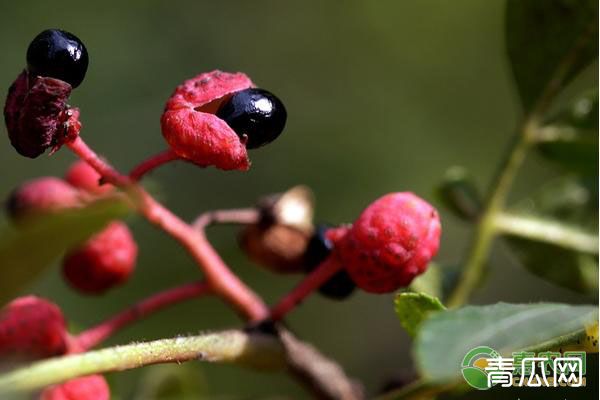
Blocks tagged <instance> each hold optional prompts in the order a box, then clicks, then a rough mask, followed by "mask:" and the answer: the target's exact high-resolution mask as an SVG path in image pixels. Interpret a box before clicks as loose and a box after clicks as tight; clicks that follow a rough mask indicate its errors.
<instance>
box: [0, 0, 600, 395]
mask: <svg viewBox="0 0 600 400" xmlns="http://www.w3.org/2000/svg"><path fill="white" fill-rule="evenodd" d="M503 14H504V1H501V0H487V1H481V0H463V1H460V2H448V1H443V0H426V1H423V0H421V1H395V0H382V1H377V2H375V1H358V0H356V1H346V2H333V1H329V2H323V1H318V0H307V1H302V2H279V1H262V0H257V1H252V2H248V1H242V0H238V1H223V2H214V1H191V0H190V1H177V0H173V1H168V2H164V1H158V0H144V1H142V0H130V1H119V2H116V1H102V2H81V1H53V2H34V1H27V0H21V1H18V2H17V1H12V2H8V1H3V2H2V3H0V46H1V48H2V54H3V56H2V58H1V59H0V92H2V93H5V92H6V91H7V89H8V87H9V85H10V83H11V82H12V80H13V79H14V78H15V77H16V75H17V74H18V73H19V71H20V70H21V69H22V68H23V67H24V62H25V49H26V48H27V45H28V43H29V41H30V40H31V39H32V38H33V37H34V36H35V35H36V34H37V33H38V32H40V31H41V30H43V29H46V28H50V27H57V28H62V29H65V30H68V31H71V32H73V33H75V34H76V35H78V36H79V37H80V38H81V39H82V40H83V41H84V42H85V44H86V46H87V48H88V50H89V53H90V67H89V70H88V74H87V78H86V80H85V82H84V83H83V84H82V86H81V87H80V88H79V89H77V90H76V91H75V93H74V94H73V96H72V101H71V103H72V104H74V105H77V106H79V107H80V108H81V110H82V121H83V123H84V129H83V131H82V135H83V136H84V137H85V139H86V141H87V142H88V143H89V144H90V145H91V146H92V147H93V148H95V149H96V150H97V151H98V152H100V153H101V154H103V155H105V156H106V157H108V158H109V159H110V161H111V162H112V163H113V164H114V165H116V166H117V167H119V168H121V169H123V170H127V169H129V168H131V167H132V166H133V165H135V164H136V163H137V162H138V161H140V160H142V159H143V158H145V157H146V156H148V155H150V154H151V153H155V152H158V151H160V150H161V149H163V148H164V146H165V143H164V141H163V138H162V136H161V134H160V129H159V123H158V122H159V117H160V114H161V111H162V108H163V104H164V102H165V100H166V98H167V97H168V96H169V95H170V93H171V92H172V90H173V89H174V87H175V86H176V85H177V84H179V83H180V82H181V81H182V80H184V79H187V78H189V77H192V76H194V75H196V74H197V73H199V72H203V71H208V70H212V69H216V68H218V69H222V70H225V71H244V72H246V73H247V74H249V75H250V76H251V77H252V79H253V80H254V81H255V82H256V83H257V84H258V85H260V86H262V87H264V88H266V89H269V90H271V91H272V92H274V93H276V94H277V95H278V96H279V97H280V98H281V99H282V100H283V101H284V102H285V104H286V107H287V109H288V114H289V119H288V125H287V128H286V131H285V133H284V134H283V135H282V136H281V137H280V139H279V140H278V141H276V142H274V143H273V144H272V145H270V146H268V147H265V148H262V149H259V150H256V151H253V152H252V153H251V158H252V160H253V167H252V169H251V171H249V172H247V173H239V172H221V171H218V170H215V169H212V168H210V169H200V168H196V167H194V166H192V165H188V164H184V163H177V164H171V165H168V166H166V167H164V168H162V169H160V170H158V171H156V172H155V173H153V174H152V176H151V179H149V180H147V185H148V187H150V188H152V190H153V191H155V192H156V193H158V196H159V197H160V198H161V199H162V200H164V201H165V202H166V203H167V204H168V206H169V207H171V208H172V209H173V210H174V211H175V212H176V213H177V214H179V215H181V216H183V217H184V218H186V219H192V218H193V217H194V216H195V215H196V214H198V213H200V212H202V211H204V210H209V209H215V208H229V207H242V206H247V205H250V204H252V203H253V202H254V201H255V199H256V198H257V197H259V196H261V195H263V194H266V193H272V192H278V191H282V190H285V189H286V188H289V187H291V186H293V185H296V184H300V183H302V184H306V185H309V186H310V187H311V188H312V189H313V190H314V191H315V194H316V197H317V209H316V215H317V219H318V220H319V221H323V222H330V223H341V222H347V221H351V220H352V219H354V218H355V217H356V216H357V215H358V213H359V212H360V211H361V210H362V209H363V208H364V207H365V206H366V205H367V204H368V203H369V202H371V201H372V200H373V199H375V198H376V197H378V196H380V195H382V194H384V193H387V192H391V191H405V190H410V191H413V192H415V193H417V194H419V195H420V196H422V197H424V198H426V199H428V200H430V201H432V202H434V204H436V205H439V203H438V202H437V200H436V198H435V196H434V191H433V188H434V187H435V185H436V184H437V182H439V180H440V179H441V177H442V176H443V173H444V171H445V170H446V169H447V168H448V167H449V166H452V165H462V166H464V167H466V168H468V169H469V170H470V171H472V173H473V175H474V178H475V181H476V182H477V183H478V184H479V185H481V187H482V188H485V185H486V184H487V183H488V182H489V180H490V178H491V176H492V175H493V171H494V169H495V166H496V165H497V163H498V162H499V160H500V159H501V157H502V150H503V149H504V148H505V147H506V146H507V145H508V141H509V140H510V136H511V135H512V132H513V130H514V129H515V126H516V123H517V121H518V118H519V116H520V112H521V111H520V108H519V104H518V100H517V97H516V93H515V90H514V87H513V81H512V77H511V73H510V68H509V66H508V62H507V59H506V56H505V53H504V42H503V35H504V33H503ZM590 82H592V83H594V84H597V77H596V73H595V71H591V72H588V73H587V74H586V76H584V77H583V78H582V79H580V81H579V82H576V83H575V86H577V85H580V86H583V85H584V84H589V83H590ZM2 130H5V129H4V127H2ZM73 160H74V157H73V156H72V155H71V154H70V153H69V152H68V151H61V152H59V153H57V154H56V155H54V156H52V157H47V156H42V157H40V158H39V159H36V160H35V161H31V160H29V159H25V158H22V157H20V156H18V155H17V153H16V152H14V151H13V149H12V147H11V146H10V144H9V141H8V138H7V136H6V134H5V133H3V134H2V135H1V136H0V197H1V198H6V196H7V195H8V193H9V192H10V190H11V189H12V188H14V187H15V186H17V185H18V184H19V183H20V182H22V181H24V180H26V179H30V178H33V177H36V176H40V175H58V176H60V175H62V174H63V173H64V171H65V169H66V168H67V166H68V165H69V164H70V163H71V162H72V161H73ZM556 173H557V172H556V170H555V169H553V167H552V166H551V165H548V164H547V163H541V162H540V160H538V159H537V158H536V156H535V155H533V156H532V157H530V158H529V159H528V161H527V164H526V166H525V168H524V169H523V174H521V177H520V178H519V180H518V182H517V185H516V188H515V194H514V196H515V197H518V196H519V193H523V192H524V191H525V190H526V189H527V188H530V187H532V186H536V185H537V183H536V182H539V181H540V180H542V179H545V178H548V177H550V176H552V175H553V174H556ZM440 211H441V213H442V218H443V228H444V234H443V242H442V247H441V251H440V254H439V256H438V257H437V260H438V261H439V262H440V263H441V264H443V265H444V266H457V265H460V263H461V259H462V256H463V254H464V252H465V248H466V246H467V242H468V238H469V235H470V234H471V230H470V228H469V226H467V225H465V224H464V223H462V222H460V221H459V220H457V219H455V218H454V217H453V216H451V215H450V214H449V213H448V212H446V210H445V209H444V208H442V207H440ZM129 222H130V224H131V226H132V229H133V230H134V233H135V236H136V239H137V240H138V242H139V245H140V249H141V252H140V257H139V263H138V267H137V272H136V274H135V276H134V277H133V279H131V281H130V282H129V283H128V284H127V285H125V286H123V287H122V288H120V289H117V290H114V291H112V292H110V293H109V294H108V295H106V296H104V297H99V298H96V297H83V296H80V295H78V294H76V293H74V292H73V291H71V290H70V289H69V288H68V287H67V286H66V285H65V284H64V283H63V282H62V280H61V279H60V274H59V269H58V263H57V265H55V266H53V267H51V268H48V269H47V271H46V272H45V273H44V274H43V276H41V277H40V278H39V280H38V281H37V282H35V284H33V285H32V286H31V287H30V288H27V292H31V293H36V294H39V295H42V296H45V297H49V298H51V299H53V300H54V301H56V302H57V303H58V304H60V305H61V307H63V309H64V310H65V312H66V314H67V315H68V316H69V318H70V320H71V321H72V324H73V326H74V327H76V328H78V327H79V328H81V327H85V326H89V325H90V324H93V323H96V322H98V321H100V320H101V319H103V318H104V317H105V316H108V315H110V314H112V313H113V312H116V311H117V310H119V309H120V308H122V307H123V306H125V305H128V304H130V303H132V302H134V301H135V300H136V299H139V298H141V297H143V296H146V295H148V294H150V293H152V292H153V291H156V290H159V289H161V288H165V287H167V286H172V285H176V284H178V283H182V282H185V281H189V280H195V279H198V277H199V274H198V271H197V268H196V267H195V266H194V264H193V263H192V262H191V260H190V259H189V258H188V256H187V255H186V254H185V252H184V251H183V250H182V249H181V248H179V247H178V246H177V244H176V243H175V242H174V241H172V240H171V239H169V238H167V237H166V236H165V235H164V234H163V233H161V232H159V231H157V230H156V229H154V228H153V227H151V226H149V224H147V223H146V222H145V221H143V220H142V219H140V218H132V219H130V220H129ZM209 234H210V238H211V240H212V242H213V243H214V245H215V246H216V247H217V249H218V250H219V251H220V252H221V253H222V255H223V257H224V258H225V260H226V261H227V262H228V263H229V264H230V265H231V266H232V268H233V269H234V270H235V271H236V272H237V273H238V274H239V275H240V276H242V277H243V279H244V280H246V281H247V282H248V283H249V284H250V285H251V286H252V287H253V288H255V289H256V290H257V291H258V292H259V293H261V294H263V295H264V296H265V298H266V299H267V300H268V301H269V302H273V301H275V300H276V299H277V298H279V297H280V296H281V295H282V294H284V293H285V292H286V291H287V290H289V289H290V288H291V287H292V286H293V285H294V284H295V282H296V281H297V280H298V278H297V277H281V276H274V275H272V274H270V273H268V272H266V271H264V270H262V269H259V268H257V267H256V266H255V265H253V264H252V263H251V262H249V261H248V260H247V259H246V258H245V257H244V255H243V254H242V253H241V252H240V250H239V249H238V247H237V243H236V230H235V229H233V228H213V229H212V230H211V231H210V233H209ZM38 245H39V246H41V245H43V244H35V243H32V244H31V246H32V251H35V246H38ZM0 267H2V268H8V267H10V266H6V265H2V266H0ZM490 267H491V268H490V273H489V274H488V276H487V278H486V282H485V283H484V286H483V287H482V289H481V290H479V291H478V292H477V293H476V294H475V296H474V298H473V302H475V303H481V304H484V303H492V302H496V301H499V300H503V301H512V302H527V301H539V300H548V301H565V302H572V303H581V302H591V301H595V300H593V298H589V297H585V296H582V295H578V294H576V293H573V292H569V291H567V290H564V289H560V288H558V287H556V286H553V285H551V284H550V283H547V282H545V281H542V280H540V279H538V278H536V277H534V276H532V275H530V274H529V273H528V272H526V271H525V270H524V269H523V268H522V267H521V266H520V265H519V264H518V262H517V260H516V259H515V258H514V256H513V255H512V254H511V253H510V252H508V251H507V249H506V248H505V246H503V245H502V244H499V245H498V246H496V248H495V250H494V253H493V257H492V259H491V261H490ZM448 268H450V267H448ZM392 299H393V297H392V296H391V295H386V296H374V295H367V294H363V293H356V294H355V295H354V296H353V297H352V298H351V299H350V300H348V301H344V302H343V303H336V302H331V301H328V300H324V299H322V298H320V297H318V296H314V297H313V298H311V299H309V300H308V301H307V302H306V303H305V304H304V305H303V306H302V307H300V308H299V309H298V310H297V311H295V312H294V313H293V314H292V315H291V316H290V317H289V324H290V326H291V327H292V328H293V329H294V330H295V331H296V332H297V333H298V335H300V336H301V337H302V338H304V339H306V340H308V341H310V342H313V343H314V344H316V345H318V346H319V347H320V348H321V349H322V350H323V351H324V352H325V353H327V354H329V355H331V356H332V357H334V358H336V359H337V360H339V361H340V363H341V364H342V365H343V366H344V367H345V368H346V370H347V372H348V373H349V374H350V375H352V376H356V377H358V378H360V379H361V380H362V381H363V382H364V383H365V385H366V388H367V390H368V393H370V394H375V393H377V392H378V391H379V390H380V388H381V387H382V386H383V385H384V383H385V382H386V381H387V380H389V379H390V378H392V377H394V376H398V375H399V374H405V373H407V371H410V368H411V363H412V360H411V353H410V342H409V339H408V337H407V335H406V334H405V332H404V331H403V329H402V328H401V326H400V324H399V323H398V321H397V319H396V317H395V315H394V312H393V302H392ZM231 326H239V321H238V320H237V318H236V317H235V315H233V313H232V312H231V311H230V310H229V309H228V308H226V307H225V306H224V305H223V304H221V303H220V302H219V301H216V300H213V299H202V300H195V301H191V302H189V303H187V304H183V305H179V306H177V307H175V308H173V309H171V310H169V311H166V312H163V313H161V314H159V315H156V316H153V317H152V318H150V319H148V320H146V321H144V322H143V323H140V324H138V325H136V326H135V327H132V328H129V329H127V330H125V331H123V332H122V333H121V334H119V335H117V336H116V337H114V338H113V339H112V340H111V341H110V343H113V344H115V343H124V342H129V341H132V340H143V339H153V338H160V337H169V336H173V335H177V334H187V333H193V332H198V331H203V330H209V329H219V328H225V327H231ZM161 368H165V367H160V366H155V367H148V368H145V369H142V370H136V371H130V372H124V373H119V374H111V375H109V379H110V382H111V385H112V387H113V389H114V393H116V394H118V397H117V396H115V398H122V399H128V398H133V397H134V396H135V395H136V394H138V395H139V393H140V387H141V386H142V385H143V383H142V382H144V380H146V381H147V380H148V379H149V378H148V376H147V374H148V373H153V371H154V373H156V371H158V370H160V369H161ZM181 368H185V369H186V371H188V370H189V371H190V373H191V375H192V376H193V377H194V378H193V380H195V382H196V384H198V385H200V386H201V387H202V388H203V389H202V390H203V392H204V393H205V394H206V396H207V397H209V398H275V397H278V396H281V397H290V398H303V397H304V396H306V394H305V393H304V392H303V391H302V390H301V389H300V388H298V387H297V386H296V384H295V383H294V382H293V381H291V380H290V379H289V378H288V377H287V376H285V375H283V374H272V373H260V372H255V371H250V370H244V369H239V368H237V367H232V366H219V365H206V364H201V363H188V364H186V365H185V366H184V367H181Z"/></svg>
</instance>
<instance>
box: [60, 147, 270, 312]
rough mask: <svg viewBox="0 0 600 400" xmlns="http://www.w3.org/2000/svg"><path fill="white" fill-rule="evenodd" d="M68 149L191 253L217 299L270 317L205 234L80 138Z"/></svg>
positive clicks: (241, 309) (239, 309)
mask: <svg viewBox="0 0 600 400" xmlns="http://www.w3.org/2000/svg"><path fill="white" fill-rule="evenodd" d="M67 145H68V146H69V148H70V149H71V150H72V151H73V152H74V153H75V154H76V155H78V156H79V157H80V158H81V159H83V160H85V161H87V162H88V163H89V164H90V165H91V166H92V167H93V168H94V169H96V170H97V171H98V173H100V174H101V175H102V176H103V178H104V179H105V180H106V181H107V182H108V183H112V184H113V185H115V186H119V187H120V188H122V189H124V190H125V191H126V192H127V193H128V194H129V195H130V196H131V197H132V198H133V199H134V202H135V204H136V206H137V208H138V211H139V212H140V213H141V214H142V215H144V216H145V217H146V219H147V220H148V221H150V222H151V223H152V224H154V225H156V226H158V227H159V228H161V229H163V230H164V231H165V232H166V233H168V234H169V235H171V236H172V237H173V238H174V239H175V240H177V241H178V242H179V243H180V244H181V245H182V246H183V247H184V248H185V249H186V250H187V251H188V253H189V254H190V255H191V256H192V258H193V259H194V261H195V262H196V263H197V264H198V266H199V267H200V268H201V269H202V270H203V271H204V274H205V277H206V281H207V283H208V284H209V285H210V288H211V290H212V291H213V292H214V293H215V294H216V295H218V296H219V297H221V298H222V299H224V300H225V301H227V302H228V303H229V304H231V305H232V306H233V307H234V308H235V309H236V310H237V311H238V312H239V313H240V314H241V315H242V316H244V317H245V318H246V319H248V320H249V321H259V320H262V319H264V318H265V317H267V316H268V314H269V310H268V308H267V306H266V305H265V303H264V302H263V301H262V299H261V298H260V297H259V296H258V295H257V294H256V293H254V292H253V291H252V289H250V288H249V287H248V286H246V285H245V284H244V283H243V282H242V281H241V280H240V279H239V278H238V277H237V276H236V275H235V274H234V273H233V272H231V270H230V269H229V268H228V267H227V265H226V264H225V263H224V262H223V260H222V259H221V257H219V255H218V254H217V252H216V251H215V249H214V248H213V247H212V246H211V245H210V243H209V242H208V240H207V239H206V235H205V234H204V232H202V231H197V230H195V229H193V228H192V227H191V226H190V225H188V224H186V223H185V222H184V221H182V220H181V219H180V218H179V217H177V216H176V215H175V214H173V213H172V212H171V211H169V210H168V209H167V208H165V207H164V206H163V205H162V204H160V203H159V202H157V201H156V200H155V199H154V198H153V197H152V196H150V194H148V192H146V191H145V190H144V188H142V187H141V186H140V185H137V184H136V183H135V182H132V181H131V180H130V179H129V178H128V177H126V176H123V175H121V174H119V173H118V172H117V171H116V170H115V169H114V168H112V167H111V166H110V165H109V164H107V163H106V162H105V161H104V160H102V159H101V158H100V157H98V156H97V155H96V153H95V152H94V151H93V150H92V149H90V148H89V147H88V146H87V145H86V144H85V142H84V141H83V140H82V139H81V138H80V137H78V138H77V139H75V140H74V141H72V142H69V143H67Z"/></svg>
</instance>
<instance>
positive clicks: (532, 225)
mask: <svg viewBox="0 0 600 400" xmlns="http://www.w3.org/2000/svg"><path fill="white" fill-rule="evenodd" d="M495 225H496V229H497V230H498V231H499V232H501V233H505V234H509V235H512V236H517V237H522V238H527V239H532V240H535V241H538V242H544V243H550V244H553V245H556V246H559V247H564V248H566V249H572V250H576V251H581V252H585V253H591V254H598V236H596V235H593V234H590V233H588V232H585V231H583V230H581V229H577V228H575V227H570V226H567V225H565V224H561V223H558V222H554V221H548V220H545V219H541V218H536V217H531V216H526V215H515V214H511V213H509V212H501V213H499V214H498V215H496V218H495Z"/></svg>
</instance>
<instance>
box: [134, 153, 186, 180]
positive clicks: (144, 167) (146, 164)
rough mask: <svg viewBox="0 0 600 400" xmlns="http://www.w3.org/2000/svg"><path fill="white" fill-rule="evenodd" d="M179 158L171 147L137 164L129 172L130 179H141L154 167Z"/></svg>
mask: <svg viewBox="0 0 600 400" xmlns="http://www.w3.org/2000/svg"><path fill="white" fill-rule="evenodd" d="M179 159H180V157H179V156H178V155H177V154H175V152H173V151H172V150H171V149H167V150H164V151H162V152H160V153H158V154H155V155H154V156H152V157H150V158H148V159H146V160H144V161H142V162H141V163H140V164H138V165H136V166H135V167H134V168H133V169H132V170H131V172H130V173H129V179H131V180H133V181H139V180H140V179H141V178H142V177H143V176H144V175H146V174H147V173H148V172H150V171H152V170H153V169H155V168H158V167H160V166H161V165H163V164H166V163H168V162H171V161H175V160H179Z"/></svg>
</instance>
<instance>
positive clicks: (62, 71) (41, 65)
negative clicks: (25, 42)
mask: <svg viewBox="0 0 600 400" xmlns="http://www.w3.org/2000/svg"><path fill="white" fill-rule="evenodd" d="M27 68H28V70H29V73H30V74H31V75H32V76H41V77H49V78H56V79H60V80H62V81H65V82H67V83H69V84H70V85H71V86H72V87H73V88H76V87H77V86H79V85H80V84H81V82H82V81H83V78H84V77H85V73H86V71H87V68H88V53H87V49H86V48H85V46H84V44H83V42H82V41H81V40H79V38H78V37H77V36H75V35H73V34H72V33H69V32H65V31H61V30H59V29H47V30H45V31H43V32H41V33H40V34H39V35H37V36H36V37H35V38H34V39H33V40H32V41H31V43H30V44H29V47H28V48H27Z"/></svg>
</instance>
